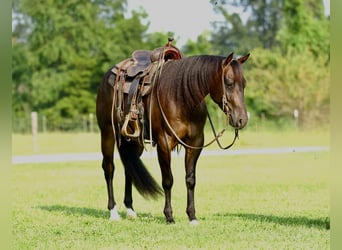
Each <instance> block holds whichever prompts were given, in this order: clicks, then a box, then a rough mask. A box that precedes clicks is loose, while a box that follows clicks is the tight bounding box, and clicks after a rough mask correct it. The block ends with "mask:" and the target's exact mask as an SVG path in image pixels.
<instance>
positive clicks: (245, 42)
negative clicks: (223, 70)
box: [211, 0, 282, 54]
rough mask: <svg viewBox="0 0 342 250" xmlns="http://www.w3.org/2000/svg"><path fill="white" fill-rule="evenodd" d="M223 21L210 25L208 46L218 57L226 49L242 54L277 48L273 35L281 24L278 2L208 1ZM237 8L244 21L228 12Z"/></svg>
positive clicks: (270, 0) (262, 0) (274, 35)
mask: <svg viewBox="0 0 342 250" xmlns="http://www.w3.org/2000/svg"><path fill="white" fill-rule="evenodd" d="M211 2H212V3H215V4H214V6H215V9H216V11H217V12H219V13H221V14H222V15H223V16H224V18H225V20H224V21H223V22H214V23H213V28H214V29H213V35H212V43H213V46H214V47H215V48H217V49H218V53H222V52H224V51H226V50H227V49H230V50H232V51H234V52H236V53H239V54H244V53H246V52H248V51H251V50H252V49H254V48H258V47H261V48H265V49H271V48H273V47H275V46H276V45H277V40H276V34H277V32H278V30H279V28H280V24H281V23H280V22H281V14H282V13H281V5H282V1H281V0H235V1H232V2H230V3H228V2H226V1H224V0H223V1H214V0H212V1H211ZM231 7H238V8H239V9H240V10H241V11H243V12H245V13H248V18H247V20H242V19H241V15H240V14H238V13H235V12H233V11H230V9H232V8H231Z"/></svg>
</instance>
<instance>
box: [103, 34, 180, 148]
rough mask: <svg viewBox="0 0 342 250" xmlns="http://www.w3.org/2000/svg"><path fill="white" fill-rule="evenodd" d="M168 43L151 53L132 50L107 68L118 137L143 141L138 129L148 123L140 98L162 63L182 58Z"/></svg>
mask: <svg viewBox="0 0 342 250" xmlns="http://www.w3.org/2000/svg"><path fill="white" fill-rule="evenodd" d="M172 41H173V38H169V39H168V43H167V44H166V45H165V46H163V47H160V48H156V49H154V50H152V51H151V50H136V51H134V52H133V53H132V56H131V58H127V59H125V60H123V61H122V62H120V63H118V64H116V65H115V66H114V67H113V68H112V69H111V72H112V73H113V74H111V75H110V76H109V78H108V83H109V84H110V85H112V86H113V88H114V96H113V98H114V99H113V102H114V101H115V103H116V104H117V106H116V112H117V113H116V115H117V117H118V119H119V124H120V125H119V126H120V127H121V134H120V135H119V136H121V135H122V136H123V137H125V138H126V139H133V140H139V142H141V143H143V142H144V134H143V132H144V128H141V127H143V126H145V125H150V124H145V122H144V105H143V102H142V97H144V96H146V95H148V94H149V93H150V92H151V89H152V88H151V87H152V86H153V84H154V82H155V80H156V79H157V78H158V75H159V74H160V73H161V70H162V66H163V65H164V64H165V63H166V62H168V61H170V60H178V59H181V58H183V54H182V52H181V51H180V50H179V49H178V48H177V47H175V46H173V45H172ZM124 100H126V103H124ZM122 122H123V123H122ZM150 123H151V121H150ZM121 124H122V126H121ZM146 132H147V131H146ZM119 138H120V137H119Z"/></svg>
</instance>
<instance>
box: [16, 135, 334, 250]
mask: <svg viewBox="0 0 342 250" xmlns="http://www.w3.org/2000/svg"><path fill="white" fill-rule="evenodd" d="M77 136H80V137H82V136H81V135H77ZM244 137H245V136H244ZM247 138H248V136H247V135H246V143H247V141H248V140H247ZM267 138H269V137H267ZM278 138H280V137H278ZM58 139H59V138H58ZM94 139H95V137H94ZM244 140H245V139H244ZM267 140H269V139H267ZM267 140H260V144H262V143H264V142H266V141H267ZM279 140H280V139H279ZM283 140H284V142H279V141H277V142H276V144H277V145H280V144H283V143H285V144H286V143H287V142H285V139H283ZM286 140H287V139H286ZM309 140H312V139H309ZM240 141H241V140H240ZM289 141H292V140H289ZM253 143H255V144H256V145H259V144H258V141H257V140H255V141H254V142H253ZM304 143H309V142H305V141H304ZM68 144H73V141H72V140H71V141H69V143H68ZM315 144H316V143H315ZM320 145H321V144H320ZM13 146H14V147H17V146H15V145H13ZM69 146H70V145H68V146H67V147H69ZM88 146H89V145H87V146H85V148H83V149H82V150H80V152H84V149H86V148H87V147H88ZM53 147H54V148H55V149H56V148H57V147H58V146H57V144H56V145H54V146H53ZM17 150H18V151H17V152H16V153H18V154H19V152H22V153H24V151H25V150H22V149H21V150H19V149H18V148H17ZM42 150H43V149H42ZM88 150H89V151H92V150H93V149H92V148H90V146H89V148H88ZM61 151H63V150H62V148H61ZM44 152H45V151H44ZM46 152H48V150H47V149H46ZM144 161H145V163H146V165H147V166H148V168H149V169H150V171H151V173H152V174H153V176H155V178H156V179H157V180H158V181H159V182H160V171H159V167H158V164H157V160H156V159H145V160H144ZM115 162H116V166H117V168H116V175H115V180H114V182H115V183H114V187H115V195H116V200H117V202H118V205H119V210H120V213H122V216H123V217H124V206H123V204H122V200H123V190H124V186H123V185H124V184H123V168H122V165H121V163H120V161H119V160H118V159H116V160H115ZM172 165H173V172H174V179H175V184H174V189H173V210H174V216H175V220H176V224H174V225H166V223H165V219H164V216H163V213H162V210H163V203H164V201H163V198H160V199H159V200H156V201H154V200H152V201H151V200H145V199H143V198H142V197H141V196H140V195H138V194H137V192H136V191H135V190H134V193H133V196H134V207H135V210H136V211H137V213H138V218H137V219H136V220H134V221H132V220H128V219H123V220H122V221H120V222H112V221H109V220H108V216H109V214H108V211H107V210H106V203H107V194H106V187H105V181H104V177H103V173H102V169H101V167H100V162H96V161H94V162H79V163H54V164H31V165H30V164H28V165H14V166H13V169H12V179H13V181H12V183H13V190H12V197H13V198H12V204H13V205H12V209H13V218H12V221H13V226H12V230H13V249H319V250H321V249H329V246H330V236H329V234H330V230H329V229H328V228H329V188H328V178H329V153H328V152H321V153H317V152H316V153H291V154H280V155H267V156H265V155H251V156H246V155H244V156H220V157H216V156H215V157H213V156H206V157H201V158H200V160H199V163H198V171H197V186H196V212H197V216H198V219H199V221H200V225H199V226H197V227H193V226H190V225H189V223H188V219H187V216H186V213H185V206H186V192H185V183H184V167H183V158H182V157H175V158H173V161H172Z"/></svg>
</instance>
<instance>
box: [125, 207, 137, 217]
mask: <svg viewBox="0 0 342 250" xmlns="http://www.w3.org/2000/svg"><path fill="white" fill-rule="evenodd" d="M127 218H128V219H136V218H137V214H136V213H135V212H134V210H133V209H132V208H128V209H127Z"/></svg>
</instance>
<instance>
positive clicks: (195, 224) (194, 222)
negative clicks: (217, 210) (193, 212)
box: [190, 220, 199, 226]
mask: <svg viewBox="0 0 342 250" xmlns="http://www.w3.org/2000/svg"><path fill="white" fill-rule="evenodd" d="M190 225H191V226H198V225H199V222H198V220H192V221H190Z"/></svg>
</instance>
